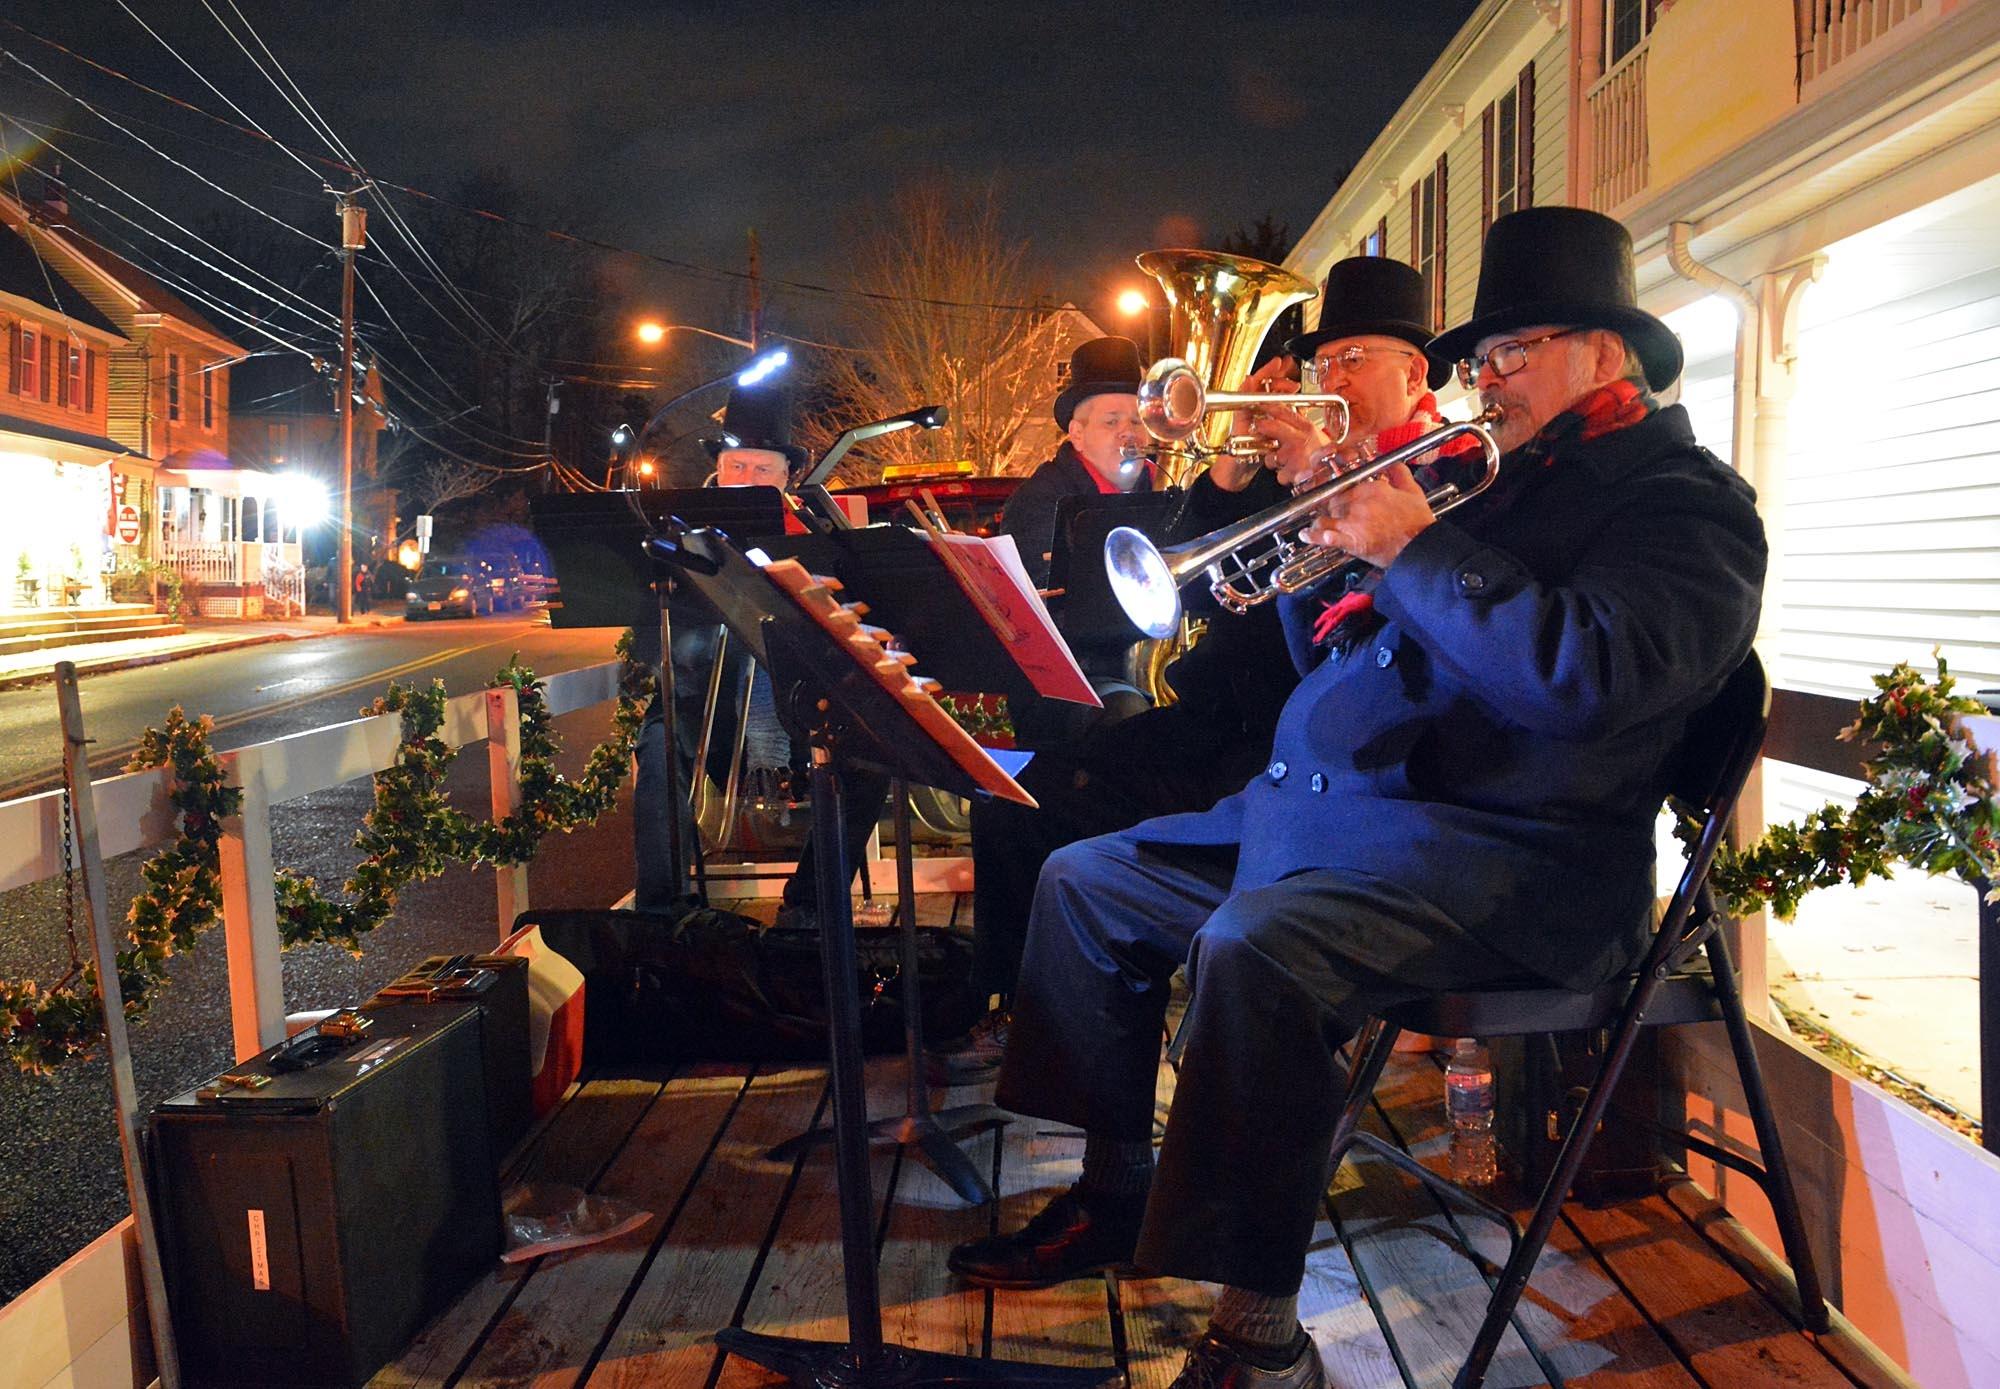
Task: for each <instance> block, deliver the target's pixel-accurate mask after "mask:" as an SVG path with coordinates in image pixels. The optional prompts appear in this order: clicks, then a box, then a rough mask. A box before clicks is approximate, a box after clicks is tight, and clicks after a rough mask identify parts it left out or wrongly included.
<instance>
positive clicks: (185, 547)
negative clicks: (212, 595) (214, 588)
mask: <svg viewBox="0 0 2000 1389" xmlns="http://www.w3.org/2000/svg"><path fill="white" fill-rule="evenodd" d="M160 554H161V557H162V558H164V559H165V560H166V562H167V563H168V564H171V565H172V566H173V567H174V570H175V572H177V573H178V574H179V575H180V576H181V578H183V579H192V580H193V581H194V582H196V583H198V584H234V583H240V582H241V581H242V577H243V547H242V546H240V545H238V544H236V543H235V542H234V541H229V542H222V543H215V544H206V543H190V542H184V541H175V540H173V539H171V538H169V539H168V540H167V541H166V542H165V543H164V544H162V545H161V547H160Z"/></svg>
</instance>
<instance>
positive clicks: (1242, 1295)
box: [1208, 1287, 1306, 1370]
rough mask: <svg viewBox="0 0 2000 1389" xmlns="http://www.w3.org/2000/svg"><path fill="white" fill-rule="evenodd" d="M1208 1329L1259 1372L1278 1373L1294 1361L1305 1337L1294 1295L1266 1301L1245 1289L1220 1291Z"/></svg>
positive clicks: (1266, 1299) (1271, 1298)
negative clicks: (1270, 1371) (1233, 1348)
mask: <svg viewBox="0 0 2000 1389" xmlns="http://www.w3.org/2000/svg"><path fill="white" fill-rule="evenodd" d="M1208 1327H1209V1330H1210V1331H1213V1332H1214V1333H1215V1334H1216V1335H1217V1336H1218V1337H1220V1338H1221V1339H1222V1340H1224V1341H1227V1342H1228V1343H1229V1344H1230V1345H1231V1346H1233V1347H1235V1348H1236V1350H1237V1351H1238V1352H1239V1353H1240V1354H1241V1355H1242V1356H1243V1358H1244V1359H1246V1360H1248V1361H1249V1362H1250V1363H1251V1364H1253V1365H1255V1366H1257V1367H1258V1368H1259V1369H1263V1370H1282V1369H1284V1368H1285V1367H1286V1366H1287V1365H1289V1364H1291V1363H1292V1362H1293V1361H1294V1360H1296V1359H1298V1358H1299V1349H1300V1347H1299V1342H1300V1339H1301V1338H1302V1337H1304V1336H1305V1334H1306V1333H1305V1329H1304V1328H1303V1327H1301V1326H1300V1325H1299V1299H1298V1294H1296V1293H1294V1294H1292V1295H1291V1296H1290V1297H1267V1296H1265V1295H1264V1294H1263V1293H1257V1292H1251V1291H1250V1290H1249V1289H1248V1288H1231V1287H1225V1288H1223V1290H1222V1293H1221V1295H1220V1296H1219V1297H1217V1298H1216V1300H1215V1312H1214V1314H1213V1315H1212V1316H1211V1317H1210V1318H1209V1323H1208Z"/></svg>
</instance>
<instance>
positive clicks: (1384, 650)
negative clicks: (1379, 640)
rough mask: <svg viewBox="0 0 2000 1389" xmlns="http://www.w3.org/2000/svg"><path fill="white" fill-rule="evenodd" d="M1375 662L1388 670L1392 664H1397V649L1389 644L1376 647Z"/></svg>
mask: <svg viewBox="0 0 2000 1389" xmlns="http://www.w3.org/2000/svg"><path fill="white" fill-rule="evenodd" d="M1375 664H1376V665H1378V666H1380V667H1382V669H1384V670H1387V669H1388V668H1389V667H1390V666H1393V665H1394V664H1396V653H1395V651H1394V650H1393V649H1391V648H1390V647H1387V646H1378V647H1376V648H1375Z"/></svg>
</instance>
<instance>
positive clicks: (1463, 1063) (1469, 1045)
mask: <svg viewBox="0 0 2000 1389" xmlns="http://www.w3.org/2000/svg"><path fill="white" fill-rule="evenodd" d="M1444 1107H1445V1113H1446V1114H1448V1115H1450V1116H1451V1179H1452V1180H1453V1181H1455V1182H1458V1183H1461V1184H1462V1185H1465V1186H1489V1185H1491V1184H1492V1181H1493V1177H1494V1172H1495V1166H1496V1164H1495V1161H1494V1149H1493V1063H1492V1062H1491V1061H1490V1060H1488V1059H1487V1056H1486V1048H1485V1047H1483V1046H1481V1045H1480V1044H1479V1039H1478V1038H1477V1037H1460V1038H1459V1039H1458V1043H1457V1045H1456V1046H1454V1047H1453V1048H1452V1053H1451V1060H1450V1061H1449V1062H1447V1063H1446V1065H1445V1068H1444Z"/></svg>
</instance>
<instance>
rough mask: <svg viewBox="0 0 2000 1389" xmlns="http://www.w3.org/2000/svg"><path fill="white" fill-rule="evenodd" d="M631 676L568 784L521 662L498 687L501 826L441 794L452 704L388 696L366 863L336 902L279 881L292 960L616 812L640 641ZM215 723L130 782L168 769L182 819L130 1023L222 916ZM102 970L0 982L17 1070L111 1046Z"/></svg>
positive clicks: (649, 678)
mask: <svg viewBox="0 0 2000 1389" xmlns="http://www.w3.org/2000/svg"><path fill="white" fill-rule="evenodd" d="M617 652H618V655H619V657H620V659H621V661H622V662H623V668H622V670H621V671H620V675H619V687H618V704H617V708H616V710H615V711H614V713H613V715H612V731H611V735H610V737H608V738H606V739H605V740H604V741H603V742H602V743H599V744H598V745H597V746H596V747H595V748H593V749H592V750H591V754H590V757H589V759H588V761H587V763H586V765H585V768H584V771H583V774H582V776H581V777H579V778H578V779H577V780H576V781H569V780H566V779H565V778H564V777H563V776H562V775H561V774H560V773H559V772H558V771H557V770H556V756H557V753H558V752H559V750H560V748H559V744H558V742H557V739H556V735H555V729H554V717H553V715H551V714H550V712H549V707H548V701H547V698H546V697H545V695H544V693H543V690H542V686H541V683H540V681H539V680H538V679H537V678H536V676H535V674H534V672H533V671H532V670H529V669H527V668H526V667H524V666H522V665H521V664H520V663H519V661H518V660H515V661H511V662H509V664H508V665H507V666H506V668H505V669H503V670H502V671H500V673H499V674H498V675H497V676H495V677H494V679H493V681H492V684H491V686H490V687H500V686H512V687H513V689H514V690H515V692H516V695H517V698H518V699H519V703H520V713H521V792H522V803H521V807H520V809H518V810H517V811H515V812H514V813H512V814H510V815H508V816H507V817H505V818H504V819H502V820H500V821H498V822H493V823H488V822H484V821H475V820H473V819H471V818H470V817H468V816H466V815H465V814H463V813H462V812H460V811H458V810H456V809H454V808H453V807H452V805H451V803H450V802H449V801H448V800H447V799H446V797H445V794H444V781H445V776H446V774H447V773H448V772H449V771H450V769H451V764H452V762H453V761H454V759H455V758H456V757H457V749H455V748H453V747H451V746H450V744H448V743H446V742H445V741H444V739H443V738H441V737H439V736H438V731H439V730H440V729H441V728H442V727H443V725H444V710H445V692H444V686H443V684H442V683H441V682H439V681H432V682H431V684H430V685H429V686H428V687H404V686H401V685H396V684H391V685H390V686H389V689H388V691H387V693H385V694H384V695H383V696H382V697H381V698H380V699H377V700H376V701H375V702H374V703H373V704H372V705H370V706H369V707H368V708H367V709H365V710H363V711H362V712H363V713H366V714H391V713H393V714H399V715H401V717H402V731H401V738H400V741H399V744H398V746H397V750H396V759H395V761H394V762H393V763H392V764H391V765H390V766H388V767H387V768H385V769H383V770H382V771H380V772H378V773H376V775H375V800H374V804H373V805H372V806H371V807H370V808H369V811H368V814H367V816H366V818H365V819H364V820H363V822H362V827H361V829H360V831H359V833H357V834H356V836H355V839H354V844H355V847H356V848H357V849H359V850H360V851H361V861H360V862H359V863H358V864H357V865H356V866H355V869H354V871H353V873H352V874H351V875H350V876H349V878H348V879H347V882H346V883H345V884H344V885H343V886H342V894H343V896H342V898H341V899H339V900H336V899H334V898H331V897H328V896H327V895H325V894H324V893H322V892H321V891H320V889H319V887H318V885H317V884H316V883H315V882H314V880H313V879H312V878H310V877H307V876H305V875H303V874H297V873H292V872H289V871H285V870H280V871H279V872H278V873H277V874H276V876H275V880H274V888H275V895H276V898H277V909H278V932H279V937H280V939H281V940H282V941H283V943H284V945H285V947H286V948H287V949H289V948H291V947H293V946H297V945H306V944H311V943H314V942H327V943H329V944H335V945H340V946H342V947H344V948H346V949H348V950H351V951H354V952H355V953H357V954H358V953H359V952H360V949H361V938H362V937H363V936H365V935H367V934H368V933H369V932H371V931H373V930H374V929H375V928H376V927H378V926H380V925H381V924H382V923H383V922H384V921H386V920H388V918H389V916H390V914H391V913H392V912H394V910H395V907H396V901H397V898H398V897H399V896H400V894H401V893H402V890H403V889H404V888H405V887H407V886H409V885H410V884H411V883H415V882H421V881H424V880H425V879H429V878H435V877H437V876H438V875H439V874H440V873H442V872H444V870H445V869H446V868H447V867H449V866H450V865H451V864H453V863H467V864H474V863H486V864H509V865H514V864H522V863H526V862H528V861H529V859H531V858H532V857H533V856H534V853H535V849H536V847H537V845H538V844H539V843H540V841H541V839H542V837H543V836H544V835H546V834H548V833H549V832H551V831H562V832H565V833H567V832H569V831H571V830H574V829H578V828H580V827H582V826H584V825H588V824H590V823H592V822H594V821H595V820H597V819H598V817H600V816H601V815H603V813H604V812H605V811H606V810H608V809H609V808H610V807H611V805H612V803H613V801H614V800H615V799H616V796H617V793H618V787H619V785H620V784H621V783H622V782H623V780H624V778H625V773H626V770H627V769H628V768H629V767H630V766H631V764H632V754H633V749H634V748H635V747H636V745H637V743H638V737H639V728H640V725H641V723H642V722H643V721H644V718H645V709H646V704H647V701H648V700H649V699H650V698H651V697H652V692H653V681H654V674H653V671H652V670H651V669H650V668H649V667H646V666H643V665H640V664H637V663H635V662H634V661H633V660H632V634H631V633H629V632H628V633H626V634H625V635H624V636H623V637H622V638H620V640H619V642H618V647H617ZM213 731H214V725H213V724H212V722H211V721H210V720H209V719H207V718H205V717H204V718H200V719H190V718H188V717H187V715H186V714H185V713H184V712H183V711H182V710H181V709H180V708H179V707H178V706H176V707H175V708H173V709H171V710H169V711H168V713H167V719H166V725H165V727H164V728H161V729H148V730H146V733H145V736H144V737H143V738H142V739H141V740H140V745H139V749H138V751H137V752H136V753H134V754H133V757H132V759H131V761H130V762H129V763H127V765H126V769H127V770H128V771H143V770H146V769H148V768H152V767H159V766H170V767H171V768H172V769H173V777H172V780H171V782H170V790H169V798H170V799H171V800H172V802H173V805H174V809H175V811H176V812H177V814H178V817H179V820H180V834H179V836H178V837H177V838H176V839H175V841H174V842H173V843H172V844H170V845H168V846H167V847H166V848H165V849H163V850H162V851H161V852H160V853H158V854H157V855H155V856H154V857H153V858H152V859H151V860H149V861H148V862H147V864H146V865H145V867H144V868H143V869H142V870H141V878H142V880H143V881H144V883H145V887H144V889H143V890H142V891H141V892H140V893H139V895H138V896H137V897H135V898H134V899H133V900H132V906H131V909H130V910H129V911H128V913H127V916H126V922H127V934H128V939H129V948H128V949H126V950H125V951H122V952H121V953H120V954H119V957H118V973H119V979H120V982H121V984H122V985H123V988H124V995H125V1011H126V1015H127V1016H128V1017H137V1016H139V1015H140V1014H141V1013H143V1012H144V1011H145V1009H146V1006H147V1004H148V1003H149V1002H150V1001H151V998H152V994H153V991H154V990H155V989H156V988H157V987H158V986H159V985H160V984H161V983H162V982H164V980H165V978H166V962H167V961H168V960H169V959H170V958H172V957H173V955H174V954H176V953H177V952H180V951H184V950H188V949H190V948H192V946H193V945H194V941H195V938H196V937H197V936H199V935H200V934H201V933H202V932H203V931H205V930H207V929H208V928H209V927H210V926H213V925H214V924H215V922H216V921H217V919H218V918H219V917H220V916H221V911H222V878H221V870H220V866H219V865H220V845H221V839H222V822H223V821H224V820H226V819H227V818H228V817H230V816H231V815H234V814H236V813H237V812H238V811H240V810H241V809H242V802H243V793H242V791H241V790H240V789H239V788H237V787H234V786H231V785H229V784H228V780H227V777H226V774H225V773H224V771H223V767H222V763H221V761H220V759H219V758H217V757H216V755H215V751H214V749H213V747H212V746H211V745H210V742H209V738H210V735H211V734H212V733H213ZM102 1024H103V1017H102V1010H101V1007H100V1005H99V1002H98V998H97V989H96V977H95V972H94V969H93V968H92V967H91V966H90V965H88V964H86V965H84V966H83V968H82V969H81V970H80V971H78V972H77V973H76V974H75V975H74V976H73V977H72V978H71V979H69V980H66V981H64V982H63V983H61V984H58V985H55V986H53V987H51V988H47V989H44V988H42V987H40V986H39V985H37V984H36V983H35V982H34V981H32V980H13V979H4V978H0V1051H4V1053H5V1054H6V1055H7V1056H8V1058H9V1059H11V1060H12V1061H13V1062H14V1064H15V1065H16V1066H17V1067H19V1068H20V1069H22V1070H24V1071H29V1072H44V1071H47V1070H48V1069H50V1068H51V1067H53V1066H55V1065H56V1064H58V1063H60V1062H62V1061H64V1060H67V1059H68V1058H70V1057H73V1056H77V1055H81V1054H82V1053H84V1052H85V1051H88V1050H89V1049H90V1048H91V1047H92V1046H94V1045H95V1044H96V1042H97V1040H98V1038H99V1036H100V1035H101V1033H102Z"/></svg>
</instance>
